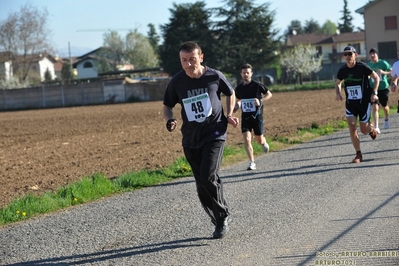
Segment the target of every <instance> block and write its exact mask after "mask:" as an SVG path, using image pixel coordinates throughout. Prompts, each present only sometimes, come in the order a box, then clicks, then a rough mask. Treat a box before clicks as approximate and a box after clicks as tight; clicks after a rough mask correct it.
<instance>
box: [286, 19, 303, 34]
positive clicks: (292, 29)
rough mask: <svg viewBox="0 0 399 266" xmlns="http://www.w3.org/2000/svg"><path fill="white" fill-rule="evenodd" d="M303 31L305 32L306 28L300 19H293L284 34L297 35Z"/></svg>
mask: <svg viewBox="0 0 399 266" xmlns="http://www.w3.org/2000/svg"><path fill="white" fill-rule="evenodd" d="M303 33H305V30H304V29H303V27H302V23H301V22H300V21H299V20H292V21H291V23H290V25H288V27H287V30H286V31H285V34H284V35H297V34H303Z"/></svg>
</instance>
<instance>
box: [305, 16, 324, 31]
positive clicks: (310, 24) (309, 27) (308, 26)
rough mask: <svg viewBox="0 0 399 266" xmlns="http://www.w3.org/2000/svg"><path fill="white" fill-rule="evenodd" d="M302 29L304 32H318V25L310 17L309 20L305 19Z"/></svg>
mask: <svg viewBox="0 0 399 266" xmlns="http://www.w3.org/2000/svg"><path fill="white" fill-rule="evenodd" d="M304 31H305V33H314V34H319V33H320V25H319V23H318V22H317V21H316V20H314V19H313V18H311V19H310V20H306V21H305V27H304Z"/></svg>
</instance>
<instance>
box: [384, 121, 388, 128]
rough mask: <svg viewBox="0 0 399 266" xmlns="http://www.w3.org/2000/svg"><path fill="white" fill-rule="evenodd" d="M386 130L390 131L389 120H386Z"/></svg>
mask: <svg viewBox="0 0 399 266" xmlns="http://www.w3.org/2000/svg"><path fill="white" fill-rule="evenodd" d="M384 128H385V129H388V128H389V120H388V119H386V120H385V123H384Z"/></svg>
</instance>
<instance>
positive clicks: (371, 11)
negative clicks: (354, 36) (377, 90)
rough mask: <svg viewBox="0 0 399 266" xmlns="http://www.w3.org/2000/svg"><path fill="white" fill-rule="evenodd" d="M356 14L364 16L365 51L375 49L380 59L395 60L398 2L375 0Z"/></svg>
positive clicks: (398, 30)
mask: <svg viewBox="0 0 399 266" xmlns="http://www.w3.org/2000/svg"><path fill="white" fill-rule="evenodd" d="M356 12H357V13H359V14H362V15H363V16H364V24H365V32H366V36H365V37H366V49H367V51H369V50H370V49H371V48H373V47H375V48H377V49H378V53H379V57H380V58H382V59H385V60H387V61H389V62H393V61H395V60H397V55H396V51H397V49H399V45H398V44H399V27H398V16H399V1H398V0H376V1H373V2H371V3H368V4H367V5H365V6H363V7H361V8H359V9H358V10H356ZM367 55H368V54H367Z"/></svg>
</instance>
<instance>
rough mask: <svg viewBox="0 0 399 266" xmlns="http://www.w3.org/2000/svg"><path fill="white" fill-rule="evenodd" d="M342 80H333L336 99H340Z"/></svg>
mask: <svg viewBox="0 0 399 266" xmlns="http://www.w3.org/2000/svg"><path fill="white" fill-rule="evenodd" d="M342 81H343V80H339V79H337V81H336V82H335V99H336V100H337V101H342V95H341V90H342Z"/></svg>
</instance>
